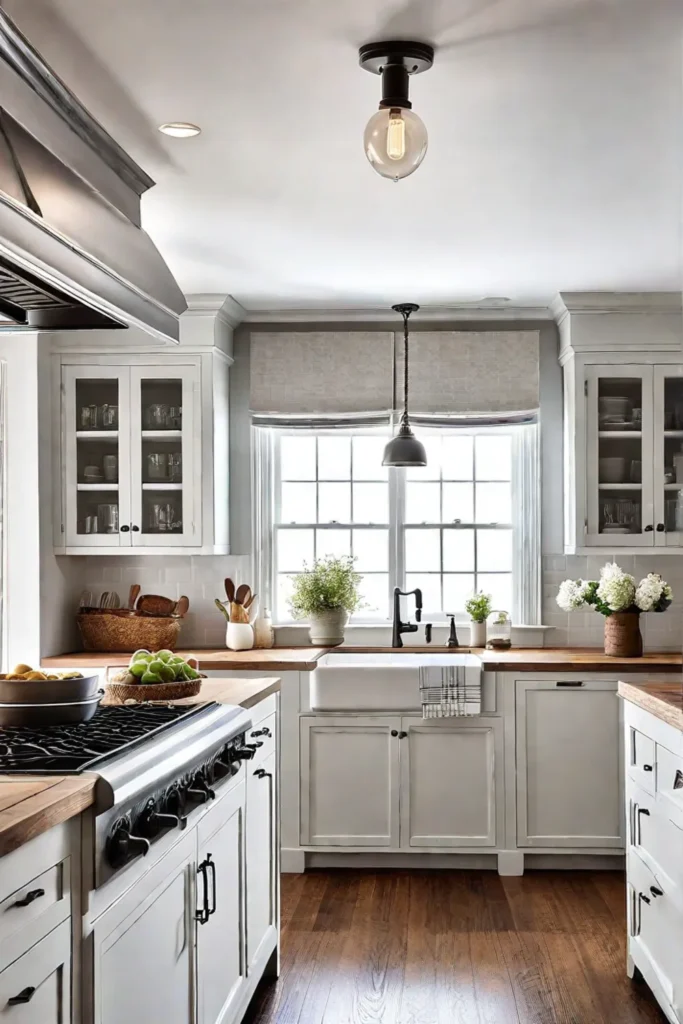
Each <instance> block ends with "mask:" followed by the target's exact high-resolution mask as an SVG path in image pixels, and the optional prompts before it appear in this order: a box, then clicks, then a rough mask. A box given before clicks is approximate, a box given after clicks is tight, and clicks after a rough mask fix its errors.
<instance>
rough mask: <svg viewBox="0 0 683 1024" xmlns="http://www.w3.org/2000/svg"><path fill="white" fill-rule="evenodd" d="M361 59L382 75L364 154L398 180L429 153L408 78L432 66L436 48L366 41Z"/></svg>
mask: <svg viewBox="0 0 683 1024" xmlns="http://www.w3.org/2000/svg"><path fill="white" fill-rule="evenodd" d="M358 59H359V62H360V66H361V67H362V68H365V70H366V71H372V72H373V74H375V75H381V78H382V99H381V100H380V104H379V110H378V111H377V113H376V114H373V116H372V117H371V118H370V120H369V121H368V123H367V125H366V128H365V134H364V136H363V144H364V146H365V155H366V156H367V158H368V160H369V161H370V163H371V164H372V166H373V168H374V169H375V170H376V171H377V173H378V174H381V175H382V177H383V178H392V179H393V181H399V179H401V178H407V177H408V175H409V174H412V173H413V171H416V170H417V168H418V167H419V166H420V164H421V163H422V161H423V160H424V156H425V153H426V152H427V129H426V128H425V126H424V124H423V122H422V121H421V120H420V118H419V117H418V116H417V114H415V113H413V111H412V109H411V107H412V104H411V102H410V100H409V99H408V79H409V76H410V75H419V74H420V72H421V71H428V70H429V68H431V66H432V64H433V63H434V47H433V46H428V45H427V43H413V42H406V41H403V40H401V41H398V42H388V43H367V45H365V46H361V48H360V50H359V51H358Z"/></svg>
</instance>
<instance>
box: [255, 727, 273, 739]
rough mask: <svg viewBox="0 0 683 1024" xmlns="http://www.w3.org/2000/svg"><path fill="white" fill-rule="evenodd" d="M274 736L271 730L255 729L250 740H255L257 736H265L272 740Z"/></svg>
mask: <svg viewBox="0 0 683 1024" xmlns="http://www.w3.org/2000/svg"><path fill="white" fill-rule="evenodd" d="M272 735H273V734H272V732H271V731H270V729H254V731H253V732H252V734H251V737H250V738H251V739H254V737H255V736H265V737H266V738H267V739H270V737H271V736H272Z"/></svg>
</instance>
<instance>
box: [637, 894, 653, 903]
mask: <svg viewBox="0 0 683 1024" xmlns="http://www.w3.org/2000/svg"><path fill="white" fill-rule="evenodd" d="M638 899H640V900H642V901H643V903H647V905H648V906H649V905H650V903H652V900H651V899H650V897H649V896H646V895H645V893H642V892H641V893H638Z"/></svg>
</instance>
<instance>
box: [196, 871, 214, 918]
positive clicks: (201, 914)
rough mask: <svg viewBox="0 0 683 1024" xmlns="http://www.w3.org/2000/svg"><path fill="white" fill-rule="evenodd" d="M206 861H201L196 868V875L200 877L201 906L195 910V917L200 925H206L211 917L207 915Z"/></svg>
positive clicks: (207, 883) (207, 884)
mask: <svg viewBox="0 0 683 1024" xmlns="http://www.w3.org/2000/svg"><path fill="white" fill-rule="evenodd" d="M208 863H209V862H208V858H207V860H203V861H202V862H201V864H200V865H199V867H198V868H197V874H198V875H201V876H202V905H201V907H199V909H198V910H197V913H196V914H195V917H196V918H197V920H198V921H199V923H200V924H206V922H207V921H208V920H209V917H210V916H211V915H210V913H209V879H208V877H207V874H206V867H207V864H208Z"/></svg>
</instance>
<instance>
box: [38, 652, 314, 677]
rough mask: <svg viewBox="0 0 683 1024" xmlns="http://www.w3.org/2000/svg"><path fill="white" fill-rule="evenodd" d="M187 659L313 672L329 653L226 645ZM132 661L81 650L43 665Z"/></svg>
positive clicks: (216, 665)
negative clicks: (229, 647)
mask: <svg viewBox="0 0 683 1024" xmlns="http://www.w3.org/2000/svg"><path fill="white" fill-rule="evenodd" d="M177 653H178V654H180V655H181V657H183V658H189V657H190V656H192V657H195V658H198V659H199V668H200V669H201V670H202V671H203V672H209V671H216V670H217V671H220V670H221V669H223V668H224V669H228V670H229V671H231V672H233V671H237V672H310V671H311V670H312V669H314V668H315V663H316V661H317V660H318V658H319V657H320V655H321V654H326V653H327V652H326V650H325V648H322V647H274V648H273V649H272V650H269V651H263V650H257V651H228V650H226V648H225V647H223V648H218V649H214V648H209V649H202V648H197V647H195V648H194V649H193V650H191V651H190V650H179V651H178V652H177ZM129 661H130V654H107V653H105V654H100V653H99V652H94V653H93V652H87V651H77V652H75V653H73V654H59V655H55V656H54V657H52V658H42V659H41V662H40V663H41V665H42V667H43V668H74V669H77V668H79V667H80V666H81V665H83V666H85V667H87V668H106V667H107V666H111V667H112V668H123V667H125V666H126V665H127V664H128V662H129Z"/></svg>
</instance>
